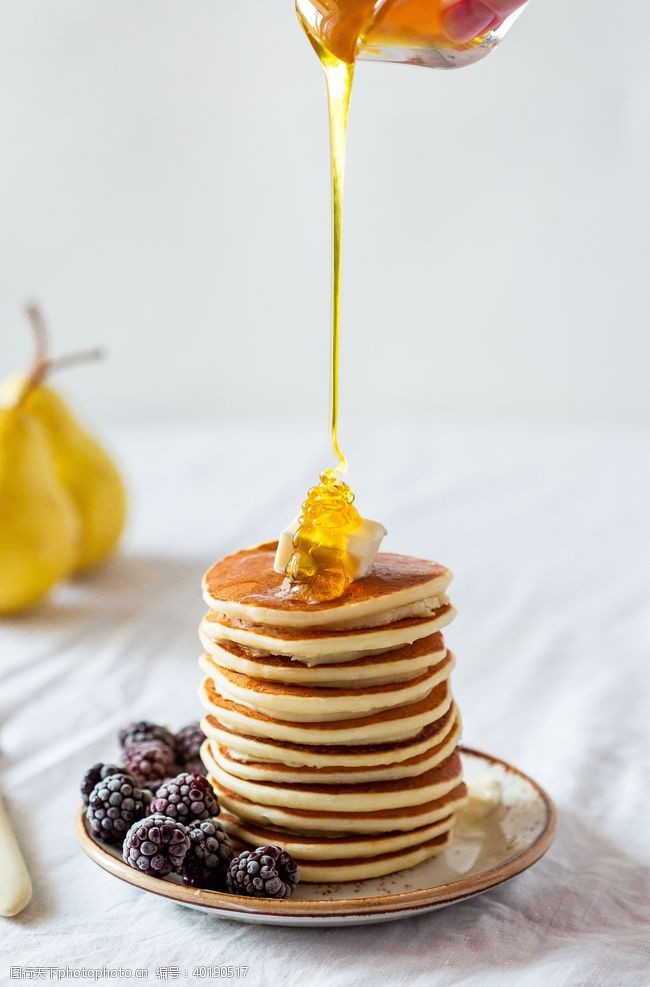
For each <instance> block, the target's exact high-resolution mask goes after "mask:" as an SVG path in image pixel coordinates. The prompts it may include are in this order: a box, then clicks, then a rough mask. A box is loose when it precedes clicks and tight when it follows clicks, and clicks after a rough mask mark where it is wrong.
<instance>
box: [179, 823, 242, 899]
mask: <svg viewBox="0 0 650 987" xmlns="http://www.w3.org/2000/svg"><path fill="white" fill-rule="evenodd" d="M189 837H190V848H189V850H188V851H187V856H186V858H185V863H184V864H183V870H182V872H181V873H182V875H183V881H184V883H185V884H190V885H191V886H192V887H193V888H210V889H211V890H213V891H219V890H221V889H223V888H225V885H226V875H227V873H228V865H229V863H230V861H231V860H232V858H233V857H234V855H235V851H234V850H233V848H232V843H231V842H230V838H229V837H228V835H227V833H225V832H224V831H223V829H222V828H221V826H220V825H219V823H218V822H216V820H214V819H204V820H203V821H202V822H198V823H192V824H190V826H189Z"/></svg>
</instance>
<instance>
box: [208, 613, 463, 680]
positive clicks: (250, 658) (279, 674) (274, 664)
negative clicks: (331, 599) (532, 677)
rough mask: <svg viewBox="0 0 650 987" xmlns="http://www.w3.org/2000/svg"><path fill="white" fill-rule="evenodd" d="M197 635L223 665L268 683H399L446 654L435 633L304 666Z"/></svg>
mask: <svg viewBox="0 0 650 987" xmlns="http://www.w3.org/2000/svg"><path fill="white" fill-rule="evenodd" d="M199 636H200V638H201V643H202V644H203V647H204V648H205V650H206V652H207V653H208V654H210V655H211V656H212V657H213V658H214V659H215V661H216V663H217V664H218V665H221V667H222V668H229V669H230V670H231V671H233V672H239V673H240V674H242V675H249V676H250V677H251V678H255V679H260V680H265V681H269V682H286V683H288V684H291V685H311V686H318V687H320V688H339V687H341V686H345V685H355V686H357V687H359V688H365V687H366V686H368V685H385V684H386V683H387V682H402V681H404V680H406V679H410V678H415V677H416V676H417V675H420V674H421V673H422V672H423V671H424V670H425V669H427V668H430V667H431V666H432V665H437V664H438V662H439V661H442V659H443V658H444V657H445V655H446V654H447V651H446V648H445V642H444V640H443V637H442V634H440V633H436V634H429V635H428V637H423V638H420V639H419V640H418V641H415V642H414V643H413V644H404V645H402V647H400V648H394V649H393V650H392V651H386V652H384V653H383V654H381V655H371V656H366V657H365V658H357V659H356V660H353V661H345V662H338V663H333V664H323V665H311V666H310V665H307V666H305V665H303V664H302V663H301V662H296V661H294V660H293V659H292V658H287V657H283V656H282V655H269V654H262V653H259V652H255V651H251V650H250V649H249V648H244V647H242V646H241V645H240V644H235V643H234V642H233V641H215V640H213V639H212V638H209V637H208V635H207V634H206V633H205V631H204V630H203V628H200V629H199Z"/></svg>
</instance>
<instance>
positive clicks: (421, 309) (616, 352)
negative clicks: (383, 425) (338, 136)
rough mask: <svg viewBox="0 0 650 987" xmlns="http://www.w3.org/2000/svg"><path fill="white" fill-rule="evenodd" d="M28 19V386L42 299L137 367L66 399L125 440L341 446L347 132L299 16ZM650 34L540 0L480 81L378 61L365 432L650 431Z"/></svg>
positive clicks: (16, 276) (578, 0) (240, 5)
mask: <svg viewBox="0 0 650 987" xmlns="http://www.w3.org/2000/svg"><path fill="white" fill-rule="evenodd" d="M616 11H618V12H616ZM0 23H1V25H2V29H1V31H0V93H1V94H2V95H1V97H0V138H1V143H2V153H1V154H0V339H1V341H2V345H1V347H0V369H1V370H5V369H6V370H8V369H11V368H13V367H15V366H21V365H23V364H24V363H25V361H26V360H27V356H28V345H27V335H26V333H25V331H24V329H23V326H22V322H21V315H20V306H21V304H22V302H23V301H24V299H25V298H27V297H31V296H35V297H37V298H38V299H40V300H41V301H42V302H43V304H44V305H45V307H46V311H47V314H48V316H49V319H50V322H51V324H52V326H53V328H54V330H55V336H56V343H57V348H58V349H59V350H65V349H69V348H71V347H75V346H85V345H88V344H95V343H97V342H99V343H102V344H104V345H105V346H106V347H107V349H108V350H109V351H110V361H109V363H108V364H107V365H106V366H105V367H103V368H101V369H100V368H92V369H86V370H83V371H82V370H78V371H75V372H74V373H70V375H69V377H68V378H67V380H66V382H65V385H63V386H64V387H65V389H66V390H67V391H68V393H70V394H71V395H72V396H74V398H75V399H76V404H77V406H81V407H82V408H83V409H84V410H85V413H86V415H87V416H90V417H91V418H94V419H95V420H96V422H97V423H98V424H99V425H100V426H101V425H105V426H109V425H110V424H111V423H112V422H114V421H130V420H133V419H136V418H137V419H139V420H142V419H143V418H151V419H154V418H163V419H165V420H171V419H179V418H187V419H194V420H195V419H196V418H198V417H201V418H204V419H209V420H216V419H221V420H222V421H226V420H228V419H230V418H241V417H243V416H246V417H253V418H254V417H256V416H259V415H260V414H261V415H263V416H264V417H265V418H269V417H270V416H278V417H285V418H286V417H289V416H292V415H296V414H298V415H299V416H300V418H301V419H303V418H305V417H309V418H311V417H313V418H314V419H315V422H316V426H317V429H318V428H320V427H321V426H322V423H323V416H324V406H325V402H326V395H327V374H326V359H327V348H328V325H327V323H328V307H329V302H328V288H329V270H328V267H329V228H328V221H329V214H328V211H329V199H328V186H327V180H328V177H327V144H326V138H327V134H326V118H325V105H324V90H323V82H322V79H321V74H320V69H319V66H318V64H317V62H316V60H315V57H314V56H313V53H312V52H311V49H310V48H309V47H308V45H307V43H306V41H305V40H304V39H303V37H302V36H301V33H300V30H299V28H298V26H297V23H296V22H295V17H294V14H293V4H292V0H230V2H226V0H193V2H192V3H191V4H186V3H180V2H179V0H57V2H56V3H52V2H51V0H20V2H16V0H11V2H9V0H1V2H0ZM649 32H650V6H649V5H648V4H646V3H642V2H641V0H627V2H626V3H625V4H624V5H622V6H621V7H620V9H618V8H617V7H616V5H613V4H612V3H611V0H608V2H605V0H572V2H571V3H567V2H566V0H533V2H532V3H530V4H529V8H528V10H527V11H526V12H525V15H524V16H523V17H522V18H521V20H520V21H519V22H518V24H516V25H515V27H514V29H513V32H512V34H511V36H510V37H509V38H508V39H507V41H506V42H505V44H504V45H503V47H502V49H501V50H500V51H499V52H497V53H496V54H495V55H493V56H492V57H491V58H489V59H487V60H486V61H485V62H482V63H481V64H479V65H478V66H475V67H473V68H470V69H466V70H464V71H460V72H450V73H442V72H432V71H426V70H424V69H409V68H400V67H393V66H388V67H384V66H375V65H363V66H361V68H360V69H359V72H358V79H357V89H356V92H355V95H354V104H353V115H352V129H351V139H350V168H349V187H348V193H349V194H348V211H347V234H348V235H347V240H346V271H345V275H346V277H345V302H344V316H345V345H344V390H343V412H344V432H345V428H346V427H351V423H352V422H354V421H358V420H360V417H361V416H362V415H363V414H364V413H366V414H372V415H373V417H374V416H377V417H381V416H392V415H395V414H400V413H405V414H409V413H411V412H413V413H415V414H417V415H418V416H419V417H422V416H424V417H426V419H427V420H430V421H432V422H433V421H435V420H436V419H437V418H439V416H440V415H441V414H442V413H444V414H445V415H447V414H449V415H452V416H455V417H457V416H470V417H471V416H476V415H480V416H482V417H483V416H486V415H488V416H508V417H511V416H516V417H519V418H522V417H524V418H528V417H548V416H553V417H561V418H565V417H567V416H570V417H575V418H580V419H584V418H592V419H594V420H597V421H600V420H602V419H603V418H604V417H609V418H612V419H616V420H629V419H643V418H645V419H647V418H648V416H650V388H648V386H647V375H648V367H649V365H650V333H649V332H648V322H649V319H648V312H647V285H648V270H649V266H650V262H649V251H648V237H649V236H650V233H649V230H650V196H649V195H648V188H647V176H648V174H650V61H649V60H648V58H647V38H648V35H649ZM61 383H62V384H63V382H61ZM347 423H350V425H347ZM315 434H317V435H319V436H320V434H321V432H320V431H317V432H316V433H315Z"/></svg>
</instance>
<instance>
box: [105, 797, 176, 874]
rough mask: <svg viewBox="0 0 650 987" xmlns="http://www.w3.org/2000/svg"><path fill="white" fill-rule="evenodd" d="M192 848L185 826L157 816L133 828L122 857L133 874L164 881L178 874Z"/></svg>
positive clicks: (144, 820)
mask: <svg viewBox="0 0 650 987" xmlns="http://www.w3.org/2000/svg"><path fill="white" fill-rule="evenodd" d="M189 848H190V838H189V836H188V833H187V828H186V827H185V826H184V825H183V823H182V822H179V821H178V820H177V819H170V818H169V817H168V816H161V815H160V814H159V813H156V814H154V815H153V816H147V818H146V819H141V820H139V821H138V822H135V823H134V824H133V825H132V826H131V829H130V830H129V831H128V833H127V834H126V838H125V840H124V847H123V850H122V856H123V858H124V860H125V861H126V863H127V864H129V865H130V866H131V867H133V868H134V870H138V871H141V873H143V874H151V875H152V876H153V877H165V876H166V875H167V874H171V873H172V872H173V873H175V874H178V873H179V871H180V869H181V867H182V866H183V861H184V860H185V857H186V855H187V851H188V850H189Z"/></svg>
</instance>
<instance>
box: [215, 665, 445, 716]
mask: <svg viewBox="0 0 650 987" xmlns="http://www.w3.org/2000/svg"><path fill="white" fill-rule="evenodd" d="M199 666H200V667H201V669H202V670H203V671H204V672H205V674H206V675H207V676H208V677H209V678H210V679H211V680H212V682H213V683H214V687H215V690H216V692H218V693H219V695H220V696H222V697H223V698H224V699H229V700H230V701H231V702H233V703H240V704H241V705H243V706H248V707H249V708H250V709H253V710H256V711H257V712H259V713H265V714H266V716H271V717H278V718H279V719H282V720H291V721H293V722H297V723H310V722H325V721H326V720H343V719H354V718H358V717H361V716H368V715H370V714H372V713H376V712H379V711H381V710H384V709H392V708H394V707H396V706H406V705H409V704H411V703H416V702H418V701H419V700H420V699H424V697H425V696H428V694H429V693H430V692H431V690H432V689H433V688H434V687H435V686H436V685H438V684H439V683H440V682H444V681H445V680H446V679H448V678H449V676H450V674H451V671H452V669H453V666H454V657H453V655H452V654H451V652H448V654H447V655H446V657H445V658H443V659H442V661H441V662H439V663H438V664H437V665H434V666H433V667H432V668H428V669H427V670H426V671H425V672H423V673H422V674H421V675H419V676H417V677H416V678H414V679H408V680H407V681H406V682H391V683H388V684H387V685H374V686H366V687H365V688H364V689H349V688H348V689H336V688H330V689H319V688H309V687H308V686H300V685H284V684H279V683H276V682H268V681H266V680H259V679H253V678H251V677H250V676H248V675H241V674H240V673H239V672H232V671H230V669H227V668H221V667H220V666H219V665H217V664H216V663H215V661H214V659H212V658H211V657H210V656H209V655H207V654H204V655H202V656H201V658H200V659H199Z"/></svg>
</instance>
